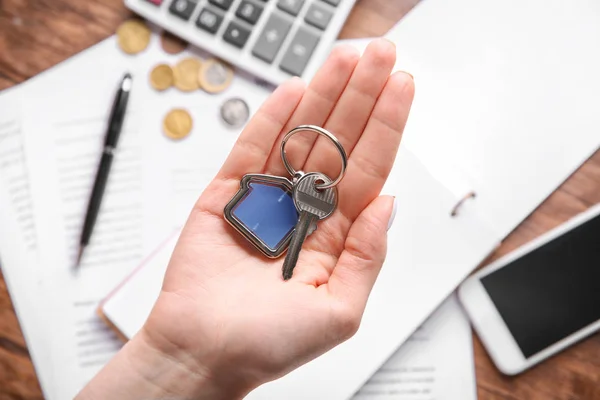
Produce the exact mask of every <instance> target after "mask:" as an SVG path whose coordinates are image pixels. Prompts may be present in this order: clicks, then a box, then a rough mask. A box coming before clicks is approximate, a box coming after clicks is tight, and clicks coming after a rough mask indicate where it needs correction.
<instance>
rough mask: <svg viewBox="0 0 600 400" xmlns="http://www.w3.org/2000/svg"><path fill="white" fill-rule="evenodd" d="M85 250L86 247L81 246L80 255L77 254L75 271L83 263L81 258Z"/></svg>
mask: <svg viewBox="0 0 600 400" xmlns="http://www.w3.org/2000/svg"><path fill="white" fill-rule="evenodd" d="M83 250H85V246H79V253H77V260H76V261H75V269H77V268H78V267H79V264H80V263H81V258H82V257H83Z"/></svg>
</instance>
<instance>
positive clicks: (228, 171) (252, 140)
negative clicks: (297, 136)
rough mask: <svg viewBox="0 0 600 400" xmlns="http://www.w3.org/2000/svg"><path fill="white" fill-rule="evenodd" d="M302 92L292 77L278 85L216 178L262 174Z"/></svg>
mask: <svg viewBox="0 0 600 400" xmlns="http://www.w3.org/2000/svg"><path fill="white" fill-rule="evenodd" d="M305 90H306V88H305V85H304V82H302V80H301V79H299V78H292V79H290V80H289V81H287V82H285V83H283V84H282V85H281V86H279V87H278V88H277V89H276V90H275V91H274V92H273V93H272V94H271V96H269V98H268V99H267V100H266V101H265V102H264V103H263V105H262V106H261V107H260V109H259V110H258V111H257V112H256V114H255V115H254V117H252V119H251V120H250V122H249V123H248V125H247V126H246V128H245V129H244V131H243V132H242V133H241V134H240V137H239V138H238V140H237V141H236V143H235V145H234V146H233V149H232V150H231V152H230V153H229V156H228V157H227V160H225V163H224V164H223V166H222V167H221V170H220V171H219V173H218V174H217V176H216V179H221V180H228V179H240V178H241V177H242V175H244V174H247V173H251V172H255V173H260V172H262V171H263V170H264V168H265V164H266V162H267V159H268V158H269V156H270V154H271V149H272V148H273V144H274V142H275V140H276V139H277V137H278V136H279V134H280V132H281V130H282V129H283V127H284V126H285V124H286V123H287V122H288V120H289V119H290V117H291V116H292V114H293V113H294V110H295V109H296V107H297V106H298V103H299V102H300V99H301V98H302V95H303V94H304V91H305Z"/></svg>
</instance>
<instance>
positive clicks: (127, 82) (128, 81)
mask: <svg viewBox="0 0 600 400" xmlns="http://www.w3.org/2000/svg"><path fill="white" fill-rule="evenodd" d="M132 83H133V77H132V76H131V74H130V73H129V72H128V73H126V74H125V76H124V77H123V82H122V83H121V89H123V90H124V91H126V92H129V91H130V90H131V85H132Z"/></svg>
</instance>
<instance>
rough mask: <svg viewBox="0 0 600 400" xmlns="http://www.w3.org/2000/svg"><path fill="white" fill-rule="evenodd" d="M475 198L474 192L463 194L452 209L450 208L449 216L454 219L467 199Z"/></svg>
mask: <svg viewBox="0 0 600 400" xmlns="http://www.w3.org/2000/svg"><path fill="white" fill-rule="evenodd" d="M475 197H477V193H475V192H474V191H470V192H469V193H467V194H465V195H464V196H463V197H462V198H461V199H460V200H458V202H457V203H456V204H455V205H454V207H452V210H451V211H450V216H451V217H456V216H457V215H458V211H459V210H460V208H461V207H462V205H463V204H464V202H465V201H467V200H469V199H474V198H475Z"/></svg>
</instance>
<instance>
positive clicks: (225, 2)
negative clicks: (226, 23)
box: [208, 0, 233, 11]
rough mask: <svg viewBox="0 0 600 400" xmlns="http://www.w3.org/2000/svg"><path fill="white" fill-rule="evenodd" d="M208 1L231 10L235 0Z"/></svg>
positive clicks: (223, 8)
mask: <svg viewBox="0 0 600 400" xmlns="http://www.w3.org/2000/svg"><path fill="white" fill-rule="evenodd" d="M208 2H209V3H211V4H214V5H215V6H217V7H219V8H220V9H222V10H225V11H227V10H229V7H231V5H232V4H233V0H208Z"/></svg>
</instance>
